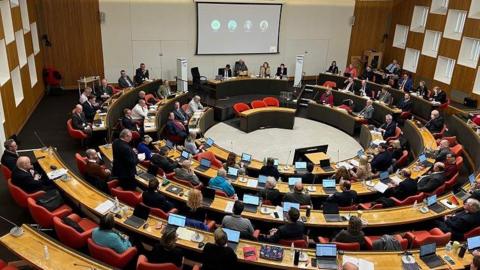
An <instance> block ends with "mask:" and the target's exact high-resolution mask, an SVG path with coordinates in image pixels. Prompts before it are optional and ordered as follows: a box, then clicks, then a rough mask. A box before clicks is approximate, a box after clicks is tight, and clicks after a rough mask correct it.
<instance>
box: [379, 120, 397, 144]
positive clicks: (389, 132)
mask: <svg viewBox="0 0 480 270" xmlns="http://www.w3.org/2000/svg"><path fill="white" fill-rule="evenodd" d="M380 128H383V129H384V130H385V132H384V133H383V139H384V140H385V139H386V138H388V137H392V136H394V135H395V129H396V128H397V123H395V122H394V121H392V122H391V123H390V124H388V125H387V123H383V125H381V126H380Z"/></svg>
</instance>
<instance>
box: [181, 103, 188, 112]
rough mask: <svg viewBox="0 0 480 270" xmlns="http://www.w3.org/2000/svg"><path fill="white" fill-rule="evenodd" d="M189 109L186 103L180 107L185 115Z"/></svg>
mask: <svg viewBox="0 0 480 270" xmlns="http://www.w3.org/2000/svg"><path fill="white" fill-rule="evenodd" d="M189 107H190V106H189V105H188V103H185V104H183V105H182V110H183V111H184V112H185V113H188V111H189Z"/></svg>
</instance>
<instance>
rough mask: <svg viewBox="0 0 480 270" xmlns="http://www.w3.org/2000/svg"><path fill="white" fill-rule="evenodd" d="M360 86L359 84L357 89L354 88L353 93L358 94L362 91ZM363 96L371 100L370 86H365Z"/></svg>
mask: <svg viewBox="0 0 480 270" xmlns="http://www.w3.org/2000/svg"><path fill="white" fill-rule="evenodd" d="M353 87H354V88H355V84H354V85H353ZM362 88H363V87H362V84H359V85H358V87H357V88H355V93H357V94H360V93H361V91H362ZM365 95H367V97H371V98H373V97H374V96H373V92H372V88H370V86H368V84H366V85H365Z"/></svg>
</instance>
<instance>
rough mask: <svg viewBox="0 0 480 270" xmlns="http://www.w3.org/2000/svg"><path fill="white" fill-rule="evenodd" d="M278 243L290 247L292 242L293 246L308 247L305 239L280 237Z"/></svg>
mask: <svg viewBox="0 0 480 270" xmlns="http://www.w3.org/2000/svg"><path fill="white" fill-rule="evenodd" d="M278 243H279V244H280V245H282V246H287V247H291V246H292V243H293V246H294V247H296V248H308V241H307V240H305V239H296V240H286V239H280V241H278Z"/></svg>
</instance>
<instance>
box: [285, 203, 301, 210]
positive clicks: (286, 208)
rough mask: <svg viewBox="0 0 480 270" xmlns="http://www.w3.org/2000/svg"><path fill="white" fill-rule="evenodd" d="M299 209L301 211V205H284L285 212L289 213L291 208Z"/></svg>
mask: <svg viewBox="0 0 480 270" xmlns="http://www.w3.org/2000/svg"><path fill="white" fill-rule="evenodd" d="M292 207H293V208H297V209H298V210H300V204H299V203H291V202H284V203H283V212H288V211H289V210H290V208H292Z"/></svg>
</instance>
